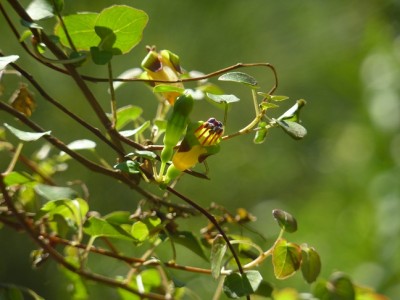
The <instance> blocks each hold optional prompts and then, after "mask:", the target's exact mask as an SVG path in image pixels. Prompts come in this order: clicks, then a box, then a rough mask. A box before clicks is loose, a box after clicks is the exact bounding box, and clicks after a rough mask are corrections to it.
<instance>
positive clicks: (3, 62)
mask: <svg viewBox="0 0 400 300" xmlns="http://www.w3.org/2000/svg"><path fill="white" fill-rule="evenodd" d="M18 58H19V56H18V55H9V56H1V57H0V77H1V73H2V71H3V70H4V69H5V68H6V66H7V65H8V64H10V63H13V62H15V61H16V60H17V59H18Z"/></svg>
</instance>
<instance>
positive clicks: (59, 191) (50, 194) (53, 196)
mask: <svg viewBox="0 0 400 300" xmlns="http://www.w3.org/2000/svg"><path fill="white" fill-rule="evenodd" d="M34 189H35V191H36V193H38V194H39V195H40V196H42V197H44V198H46V199H47V200H49V201H51V200H59V199H75V198H76V197H78V193H77V192H76V191H75V190H73V189H71V188H69V187H61V186H51V185H46V184H41V183H39V184H37V185H35V187H34Z"/></svg>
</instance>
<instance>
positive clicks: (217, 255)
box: [210, 234, 226, 279]
mask: <svg viewBox="0 0 400 300" xmlns="http://www.w3.org/2000/svg"><path fill="white" fill-rule="evenodd" d="M225 252H226V243H225V240H224V238H223V237H222V235H220V234H219V235H217V236H216V237H215V239H214V240H213V243H212V246H211V257H210V260H211V275H212V276H213V277H214V278H215V279H217V278H218V277H219V275H220V274H221V269H222V260H223V259H224V256H225Z"/></svg>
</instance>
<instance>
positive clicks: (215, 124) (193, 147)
mask: <svg viewBox="0 0 400 300" xmlns="http://www.w3.org/2000/svg"><path fill="white" fill-rule="evenodd" d="M223 133H224V127H223V125H222V123H221V122H220V121H217V120H216V119H215V118H210V119H208V120H207V121H206V122H202V121H200V122H197V123H192V124H191V125H189V127H188V130H187V132H186V135H185V138H184V139H183V141H182V143H181V144H180V146H179V148H178V150H177V151H176V153H175V154H174V156H173V157H172V164H171V165H170V166H169V168H168V170H167V174H166V177H165V180H164V181H165V183H168V182H169V181H171V180H172V179H174V178H176V177H177V176H178V175H179V174H180V173H181V172H183V171H185V170H187V169H190V168H192V167H194V166H195V165H196V164H198V163H201V162H203V161H204V160H205V159H206V158H207V157H208V156H210V155H213V154H215V153H217V152H218V151H219V142H220V140H221V136H222V134H223Z"/></svg>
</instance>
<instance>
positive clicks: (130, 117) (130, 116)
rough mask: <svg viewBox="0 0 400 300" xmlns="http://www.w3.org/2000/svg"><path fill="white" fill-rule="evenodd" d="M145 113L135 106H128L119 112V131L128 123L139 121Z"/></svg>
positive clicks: (117, 126)
mask: <svg viewBox="0 0 400 300" xmlns="http://www.w3.org/2000/svg"><path fill="white" fill-rule="evenodd" d="M142 113H143V109H142V108H141V107H139V106H135V105H127V106H124V107H121V108H119V109H118V110H117V125H116V128H117V130H120V129H121V128H123V127H124V126H126V125H127V124H128V123H130V122H133V121H135V120H137V118H139V117H140V116H141V115H142Z"/></svg>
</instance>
